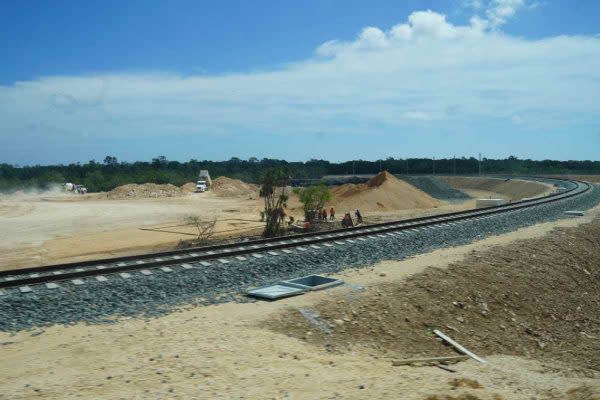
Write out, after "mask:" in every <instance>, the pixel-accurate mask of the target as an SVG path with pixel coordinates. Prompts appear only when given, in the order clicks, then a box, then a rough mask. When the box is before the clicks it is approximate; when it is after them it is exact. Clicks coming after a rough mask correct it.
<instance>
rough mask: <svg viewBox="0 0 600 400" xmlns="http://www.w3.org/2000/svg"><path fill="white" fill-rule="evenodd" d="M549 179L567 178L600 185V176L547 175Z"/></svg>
mask: <svg viewBox="0 0 600 400" xmlns="http://www.w3.org/2000/svg"><path fill="white" fill-rule="evenodd" d="M545 176H546V177H548V178H563V179H564V178H567V179H576V180H580V181H587V182H592V183H600V175H545Z"/></svg>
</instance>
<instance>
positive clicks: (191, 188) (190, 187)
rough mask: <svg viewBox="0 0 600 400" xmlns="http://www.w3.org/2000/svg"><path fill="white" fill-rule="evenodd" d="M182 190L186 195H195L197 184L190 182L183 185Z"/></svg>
mask: <svg viewBox="0 0 600 400" xmlns="http://www.w3.org/2000/svg"><path fill="white" fill-rule="evenodd" d="M181 190H182V191H183V192H185V193H194V192H195V191H196V184H195V183H194V182H188V183H185V184H183V185H181Z"/></svg>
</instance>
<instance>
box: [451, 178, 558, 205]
mask: <svg viewBox="0 0 600 400" xmlns="http://www.w3.org/2000/svg"><path fill="white" fill-rule="evenodd" d="M441 178H442V179H443V180H445V181H446V182H447V183H448V184H449V185H450V186H452V187H453V188H455V189H458V190H461V191H463V192H465V193H467V194H468V195H469V196H472V197H477V198H490V197H496V198H498V197H499V198H502V199H505V200H511V201H516V200H520V199H523V198H529V197H539V196H544V195H547V194H549V193H551V192H552V191H553V190H554V187H553V186H552V185H549V184H546V183H542V182H533V181H526V180H522V179H509V180H504V179H495V178H479V177H454V176H444V177H441Z"/></svg>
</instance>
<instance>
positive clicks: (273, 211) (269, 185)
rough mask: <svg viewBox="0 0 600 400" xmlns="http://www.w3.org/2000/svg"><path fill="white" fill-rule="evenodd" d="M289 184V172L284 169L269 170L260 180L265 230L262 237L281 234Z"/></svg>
mask: <svg viewBox="0 0 600 400" xmlns="http://www.w3.org/2000/svg"><path fill="white" fill-rule="evenodd" d="M289 184H290V172H289V170H288V169H287V168H286V167H275V168H270V169H269V170H267V172H265V174H264V176H263V177H262V179H261V186H260V197H262V198H263V199H264V202H265V208H264V211H263V213H264V217H265V222H266V224H265V230H264V232H263V236H264V237H271V236H277V235H279V234H280V233H282V231H283V229H284V227H283V222H284V220H285V209H286V207H287V201H288V195H287V193H286V190H287V187H288V186H289Z"/></svg>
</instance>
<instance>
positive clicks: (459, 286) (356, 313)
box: [267, 219, 600, 378]
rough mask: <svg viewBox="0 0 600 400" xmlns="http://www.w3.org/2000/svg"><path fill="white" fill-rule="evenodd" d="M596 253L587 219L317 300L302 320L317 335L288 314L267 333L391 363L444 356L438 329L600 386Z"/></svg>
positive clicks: (472, 345) (599, 224) (597, 232)
mask: <svg viewBox="0 0 600 400" xmlns="http://www.w3.org/2000/svg"><path fill="white" fill-rule="evenodd" d="M599 250H600V220H598V219H596V220H595V222H593V223H590V224H586V225H583V226H580V227H577V228H559V229H555V230H554V231H553V232H552V233H551V234H549V235H548V236H545V237H543V238H539V239H530V240H525V241H522V242H518V243H517V244H513V245H510V246H506V247H497V248H491V249H489V250H488V251H486V252H484V253H478V254H475V255H471V256H470V257H468V258H466V259H465V260H464V261H461V262H458V263H455V264H452V265H450V266H449V267H448V269H443V270H442V269H435V268H430V269H428V270H426V271H425V272H423V273H421V274H418V275H414V276H412V277H410V278H409V279H408V280H406V281H404V282H400V283H389V284H382V285H380V286H378V287H377V288H375V291H373V290H369V291H367V292H365V294H364V295H357V296H354V295H353V296H341V297H339V296H338V297H335V298H332V299H330V300H327V301H324V302H322V303H321V304H319V305H318V306H316V307H314V309H313V311H312V313H313V315H316V316H318V317H316V318H317V319H318V320H320V321H321V322H322V323H323V325H322V326H321V327H322V328H323V327H324V329H319V326H318V325H315V324H314V323H311V322H310V321H309V320H308V319H306V318H305V317H304V316H303V315H302V314H301V313H299V312H298V310H290V311H288V312H286V313H285V314H283V316H281V317H279V318H277V319H276V320H272V321H269V322H268V324H267V325H269V326H275V328H274V329H275V330H276V331H277V332H282V333H285V334H287V335H290V336H292V337H295V338H301V339H303V340H306V341H307V342H309V343H312V344H314V345H315V346H318V347H322V346H326V347H327V348H329V349H331V350H332V351H337V352H348V351H352V350H353V349H355V348H357V347H358V348H362V349H366V350H367V351H369V352H372V353H375V354H380V355H383V354H385V355H388V356H394V357H397V358H409V357H420V356H442V355H451V354H453V351H452V350H451V349H449V348H444V347H443V346H442V345H441V344H440V342H439V341H438V340H437V339H436V337H435V335H434V334H433V333H432V330H433V329H435V328H438V329H440V330H442V331H443V332H445V333H446V334H448V335H450V336H451V337H453V338H454V339H456V340H457V341H458V342H459V343H461V344H463V345H464V346H466V347H467V348H469V349H471V350H472V351H474V352H475V353H478V354H480V355H483V356H486V355H492V354H504V355H518V356H527V357H531V358H535V359H546V360H553V361H558V362H563V363H566V364H567V365H570V366H571V367H572V368H573V369H575V370H578V371H581V372H582V373H583V374H584V375H586V376H595V377H598V378H600V290H599V286H600V283H599V282H600V251H599ZM373 292H374V294H373ZM313 322H314V321H313ZM328 332H329V333H328ZM557 368H558V370H560V368H559V367H557Z"/></svg>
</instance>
